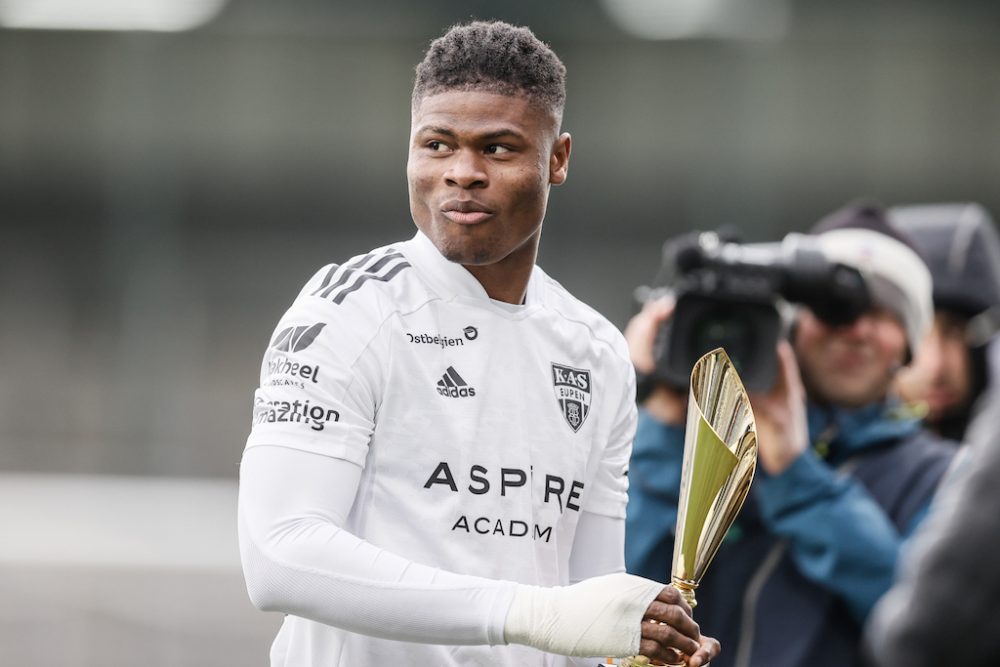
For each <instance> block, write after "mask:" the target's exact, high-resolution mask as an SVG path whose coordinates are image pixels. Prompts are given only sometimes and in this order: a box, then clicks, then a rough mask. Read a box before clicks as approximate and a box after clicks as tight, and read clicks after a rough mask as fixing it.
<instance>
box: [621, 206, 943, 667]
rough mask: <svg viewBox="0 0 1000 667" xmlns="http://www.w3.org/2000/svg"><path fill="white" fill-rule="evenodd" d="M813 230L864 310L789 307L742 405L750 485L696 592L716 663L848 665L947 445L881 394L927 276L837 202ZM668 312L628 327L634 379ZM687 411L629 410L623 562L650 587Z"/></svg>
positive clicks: (910, 341)
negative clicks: (768, 363)
mask: <svg viewBox="0 0 1000 667" xmlns="http://www.w3.org/2000/svg"><path fill="white" fill-rule="evenodd" d="M812 233H813V234H815V235H817V241H818V242H819V244H820V246H821V248H822V251H823V253H824V254H825V255H826V257H827V258H828V259H830V260H832V261H835V262H841V263H844V264H846V265H849V266H853V267H856V268H857V269H858V270H859V271H860V272H861V273H862V274H863V276H864V278H865V281H866V283H867V286H868V288H869V293H870V296H871V299H872V307H871V308H870V310H868V311H867V312H865V313H864V314H862V315H861V316H860V317H858V318H857V319H856V320H855V321H854V322H853V323H850V324H846V325H831V324H827V323H825V322H824V321H823V320H821V319H819V317H818V316H817V315H815V314H814V313H813V312H811V311H810V310H809V309H808V308H805V307H800V308H799V309H798V310H797V313H796V315H795V317H794V323H793V325H792V328H791V334H790V341H787V342H786V341H782V342H781V343H779V346H778V358H779V363H780V369H779V373H778V380H777V382H776V384H775V386H774V388H773V389H771V390H770V391H769V392H767V393H766V394H758V395H752V396H751V403H752V405H753V409H754V414H755V416H756V420H757V426H758V447H759V449H758V453H759V465H758V468H757V475H756V477H755V479H754V481H753V484H752V486H751V491H750V496H749V497H748V499H747V502H746V504H745V505H744V507H743V509H742V511H741V513H740V514H739V516H738V517H737V518H736V521H735V523H734V524H733V527H732V528H731V530H730V531H729V533H728V534H727V536H726V539H725V540H724V541H723V544H722V546H721V547H720V549H719V552H718V554H717V555H716V557H715V559H714V560H713V562H712V564H711V566H710V567H709V568H708V571H707V574H706V575H705V578H704V579H703V580H702V582H701V585H700V587H699V588H698V593H697V599H698V608H697V610H696V611H697V613H696V618H697V620H698V622H699V624H700V626H701V628H702V629H703V630H704V631H705V632H707V633H710V634H712V635H713V636H715V637H718V638H719V639H720V641H721V642H722V643H723V645H725V646H727V650H726V651H725V652H724V653H723V654H722V655H721V656H720V657H719V658H718V659H716V660H715V661H713V665H716V666H717V667H730V666H733V665H738V666H756V665H759V666H760V667H800V666H805V665H808V666H809V667H824V666H826V665H829V666H830V667H845V666H850V665H857V664H859V662H860V660H861V650H860V639H861V629H862V626H863V623H864V621H865V619H866V618H867V616H868V614H869V612H870V611H871V609H872V607H873V606H874V604H875V603H876V601H877V600H878V599H879V597H880V596H881V595H882V594H883V593H885V591H886V590H888V589H889V587H890V585H891V583H892V580H893V574H894V569H895V566H896V562H897V558H898V555H899V553H900V549H901V545H902V544H903V541H904V540H905V539H906V538H907V536H908V535H910V534H911V533H912V532H913V530H914V529H915V528H916V526H917V525H918V524H919V523H920V521H921V519H922V518H923V517H924V516H925V514H926V508H927V506H928V505H929V503H930V500H931V498H932V495H933V494H934V491H935V488H936V487H937V485H938V483H939V480H940V479H941V478H942V476H943V474H944V473H945V470H946V468H947V467H948V465H949V462H950V460H951V458H952V455H953V453H954V449H955V448H954V446H953V445H951V444H948V443H945V442H943V441H942V440H941V439H939V438H938V437H936V436H934V435H933V434H931V433H929V432H927V431H925V430H922V428H921V426H920V423H919V421H918V419H917V418H915V417H914V416H913V415H912V414H910V413H908V412H907V411H905V410H902V409H901V406H900V404H899V403H898V401H897V400H896V399H895V398H894V397H893V396H892V394H891V388H892V383H893V379H894V376H895V374H896V372H897V371H898V370H899V369H900V368H901V367H903V366H904V365H905V364H906V363H907V361H908V360H909V359H910V357H911V355H912V353H915V352H917V351H918V349H919V347H920V344H921V342H922V341H923V340H924V338H925V335H926V332H927V331H928V329H929V328H930V323H931V317H932V315H931V313H932V305H931V279H930V274H929V272H928V270H927V267H926V265H925V264H924V263H923V261H922V260H921V259H920V257H919V255H918V254H917V252H916V251H915V250H914V249H913V248H912V247H911V246H910V245H908V242H907V241H906V239H905V237H903V236H902V235H901V234H899V233H898V232H897V231H896V230H895V229H894V228H893V227H892V226H891V225H890V224H889V223H888V220H887V218H886V215H885V211H884V209H882V208H881V207H879V206H877V205H873V204H868V203H864V202H861V203H857V204H851V205H848V206H846V207H844V208H842V209H840V210H838V211H836V212H834V213H832V214H831V215H829V216H827V217H826V218H824V219H823V220H821V221H820V222H819V223H818V224H817V225H816V226H815V227H814V228H813V230H812ZM671 312H672V304H671V303H670V302H669V301H667V300H663V301H653V302H650V303H648V304H647V305H646V306H645V307H644V308H643V310H642V311H641V312H640V313H639V314H638V315H636V316H635V317H634V318H633V319H632V320H631V321H630V322H629V325H628V327H627V328H626V331H625V336H626V340H627V341H628V343H629V348H630V351H631V355H632V360H633V363H634V364H635V366H636V369H637V371H639V372H640V373H643V374H648V373H650V372H651V371H652V370H653V368H654V365H655V360H654V358H653V349H654V340H655V337H656V332H657V330H658V329H659V328H660V327H661V326H662V325H663V324H664V322H666V320H667V319H668V318H669V317H670V314H671ZM685 410H686V408H685V396H684V395H683V394H681V393H679V392H678V391H677V390H675V389H673V388H671V387H669V386H667V385H665V384H658V385H655V386H653V387H652V388H651V389H650V390H649V392H648V395H647V397H646V398H645V399H644V400H643V402H642V404H641V407H640V413H639V423H638V430H637V433H636V437H635V442H634V446H633V453H632V459H631V465H630V468H629V478H630V487H629V505H628V512H627V518H626V539H625V547H626V565H627V567H628V570H629V571H630V572H632V573H635V574H639V575H642V576H645V577H650V578H654V579H656V578H659V579H663V578H665V577H666V576H668V574H669V571H670V566H671V557H672V550H673V539H674V528H675V522H676V516H677V500H678V487H679V479H680V469H681V460H682V454H683V437H684V431H683V426H684V424H683V422H684V418H685Z"/></svg>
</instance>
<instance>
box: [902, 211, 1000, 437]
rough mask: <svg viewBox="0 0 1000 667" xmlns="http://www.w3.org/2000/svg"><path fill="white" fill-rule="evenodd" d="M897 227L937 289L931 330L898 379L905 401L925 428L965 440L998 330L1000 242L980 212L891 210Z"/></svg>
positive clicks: (983, 385)
mask: <svg viewBox="0 0 1000 667" xmlns="http://www.w3.org/2000/svg"><path fill="white" fill-rule="evenodd" d="M889 216H890V219H891V220H892V223H893V224H894V225H895V226H896V227H898V228H899V229H900V230H901V231H902V232H903V233H905V234H906V235H907V236H908V237H909V238H910V239H912V240H913V242H914V244H915V245H916V247H917V249H918V250H919V251H920V254H921V255H922V256H923V258H924V260H925V261H926V262H927V265H928V267H929V268H930V271H931V277H932V279H933V282H934V326H933V328H932V329H931V332H930V334H929V335H928V336H927V340H925V341H924V343H923V344H922V345H921V346H920V353H919V354H918V355H917V356H916V358H915V359H914V361H913V363H912V364H911V365H910V366H909V367H908V368H905V369H903V370H902V371H901V372H900V373H899V376H898V381H897V389H898V391H899V394H900V396H901V397H902V398H903V400H905V401H907V402H908V403H912V404H915V405H920V406H923V408H924V409H926V412H927V414H926V417H925V418H924V422H925V423H926V424H927V425H928V427H930V428H931V429H933V430H934V431H936V432H937V433H940V434H941V435H943V436H945V437H947V438H950V439H953V440H956V441H962V440H963V439H964V435H965V431H966V427H967V426H968V423H969V420H970V418H971V416H972V414H973V412H974V410H975V407H976V401H977V399H978V398H979V397H980V396H981V395H982V394H983V392H984V391H985V389H986V387H987V377H988V373H989V369H988V368H987V361H986V349H987V344H988V342H989V340H990V338H991V337H992V336H994V335H995V333H996V331H997V325H998V324H1000V237H998V235H997V229H996V223H995V222H994V221H993V219H992V218H991V217H990V215H989V213H988V212H987V211H986V209H984V208H983V207H982V206H980V205H978V204H973V203H965V204H927V205H917V206H901V207H894V208H892V209H890V211H889Z"/></svg>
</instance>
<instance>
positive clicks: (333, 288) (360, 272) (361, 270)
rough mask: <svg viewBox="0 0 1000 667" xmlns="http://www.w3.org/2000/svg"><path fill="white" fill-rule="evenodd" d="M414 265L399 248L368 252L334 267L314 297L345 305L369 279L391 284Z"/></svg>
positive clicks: (314, 293)
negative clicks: (402, 272)
mask: <svg viewBox="0 0 1000 667" xmlns="http://www.w3.org/2000/svg"><path fill="white" fill-rule="evenodd" d="M409 266H410V263H409V262H407V261H406V258H405V257H403V255H402V254H401V253H400V252H399V251H397V250H396V249H395V248H386V249H385V250H383V251H381V252H372V253H368V254H367V255H365V256H364V257H360V258H358V259H355V260H352V261H350V262H348V263H346V264H344V265H343V266H340V267H336V266H334V267H331V269H330V271H329V272H327V274H326V276H324V278H323V282H322V283H321V284H320V286H319V288H317V289H316V291H314V292H313V293H312V294H313V296H319V297H321V298H324V299H330V300H331V301H333V302H334V303H336V304H341V303H343V302H344V299H346V298H347V295H348V294H351V293H352V292H356V291H357V290H359V289H360V288H361V286H362V285H364V284H365V283H366V282H368V281H369V280H378V281H381V282H388V281H390V280H392V278H393V277H395V276H396V274H398V273H399V272H400V271H402V270H403V269H405V268H407V267H409Z"/></svg>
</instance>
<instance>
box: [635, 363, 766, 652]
mask: <svg viewBox="0 0 1000 667" xmlns="http://www.w3.org/2000/svg"><path fill="white" fill-rule="evenodd" d="M756 467H757V425H756V423H755V422H754V417H753V412H752V410H751V409H750V400H749V399H748V398H747V392H746V389H744V387H743V382H742V381H741V380H740V376H739V375H738V374H737V372H736V368H735V366H733V362H732V361H731V360H730V359H729V355H727V354H726V352H725V350H723V349H722V348H717V349H715V350H712V351H711V352H709V353H708V354H706V355H704V356H703V357H701V359H699V360H698V361H697V363H695V365H694V368H693V369H692V370H691V389H690V392H689V394H688V413H687V426H686V430H685V432H684V462H683V464H682V468H681V489H680V501H679V502H678V505H677V531H676V534H675V536H674V560H673V567H672V568H671V575H670V579H671V581H670V583H671V585H672V586H673V587H674V588H676V589H678V590H679V591H680V592H681V594H682V595H683V596H684V599H685V600H687V602H688V604H689V605H691V608H692V609H694V607H695V605H696V604H697V603H696V601H695V597H694V591H695V589H696V588H697V587H698V583H699V582H700V581H701V578H702V577H703V576H704V575H705V570H707V569H708V564H709V563H711V562H712V558H713V557H714V556H715V553H716V552H717V551H718V550H719V546H720V545H721V544H722V539H723V538H724V537H725V535H726V532H727V531H728V530H729V527H730V526H731V525H732V523H733V520H734V519H735V518H736V515H737V514H738V513H739V511H740V508H741V507H742V506H743V501H744V500H746V497H747V493H748V492H749V491H750V481H751V480H752V479H753V473H754V470H755V469H756ZM622 664H623V665H628V664H632V665H644V664H649V660H648V659H647V658H645V656H637V657H636V658H633V659H632V660H631V662H629V661H627V660H626V661H624V662H623V663H622ZM675 664H685V662H684V661H682V662H679V663H675Z"/></svg>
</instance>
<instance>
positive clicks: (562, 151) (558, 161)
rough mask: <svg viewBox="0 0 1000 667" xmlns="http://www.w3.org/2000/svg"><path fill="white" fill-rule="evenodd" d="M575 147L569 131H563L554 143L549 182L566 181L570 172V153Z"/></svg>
mask: <svg viewBox="0 0 1000 667" xmlns="http://www.w3.org/2000/svg"><path fill="white" fill-rule="evenodd" d="M572 148H573V140H572V138H571V137H570V136H569V132H563V133H562V134H560V135H559V137H558V138H557V139H556V140H555V143H554V144H553V145H552V156H551V157H550V158H549V183H551V184H552V185H561V184H562V183H564V182H565V181H566V174H567V173H568V172H569V153H570V151H571V150H572Z"/></svg>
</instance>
